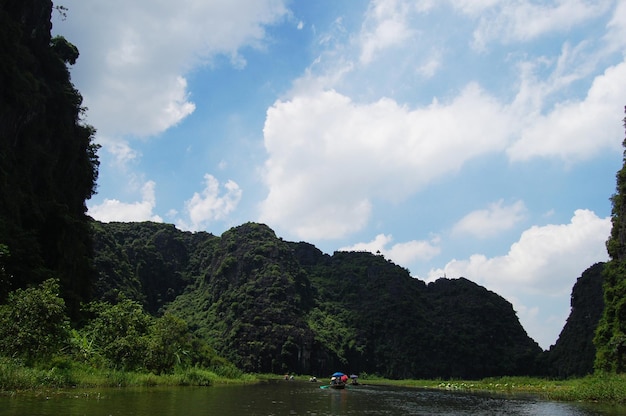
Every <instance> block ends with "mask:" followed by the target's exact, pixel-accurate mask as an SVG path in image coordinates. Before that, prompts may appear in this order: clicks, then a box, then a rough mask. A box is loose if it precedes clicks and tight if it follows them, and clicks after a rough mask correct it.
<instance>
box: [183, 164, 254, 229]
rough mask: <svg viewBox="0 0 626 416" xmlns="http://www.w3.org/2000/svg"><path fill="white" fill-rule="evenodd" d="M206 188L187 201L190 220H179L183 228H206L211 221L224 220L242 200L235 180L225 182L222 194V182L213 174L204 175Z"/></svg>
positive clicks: (186, 208) (186, 209)
mask: <svg viewBox="0 0 626 416" xmlns="http://www.w3.org/2000/svg"><path fill="white" fill-rule="evenodd" d="M204 180H205V188H204V190H203V191H202V192H201V193H198V192H195V193H194V194H193V196H192V197H191V199H189V200H188V201H187V202H185V211H186V213H187V215H188V217H189V221H185V220H179V221H178V222H177V226H178V227H179V228H181V229H183V230H192V231H199V230H204V229H205V228H206V226H207V225H208V224H209V223H210V222H211V221H216V220H223V219H224V218H226V217H227V216H228V214H229V213H231V212H232V211H233V210H234V209H235V208H236V207H237V205H238V204H239V201H240V200H241V195H242V191H241V189H240V188H239V185H237V184H236V183H235V182H233V181H230V180H229V181H227V182H226V183H225V184H224V191H225V192H224V194H223V195H221V196H220V183H219V181H218V180H217V179H216V178H215V177H214V176H213V175H209V174H206V175H204Z"/></svg>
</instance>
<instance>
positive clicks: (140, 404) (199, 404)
mask: <svg viewBox="0 0 626 416" xmlns="http://www.w3.org/2000/svg"><path fill="white" fill-rule="evenodd" d="M624 411H626V408H624V407H602V406H599V405H593V404H582V403H565V402H554V401H545V400H541V399H538V398H537V397H536V396H529V395H525V396H524V395H502V394H486V393H468V392H459V391H443V390H429V389H418V388H407V387H395V386H383V385H360V386H349V387H348V388H347V389H345V390H332V389H320V388H319V384H318V383H309V382H304V381H271V382H267V383H259V384H251V385H229V386H215V387H167V388H165V387H154V388H122V389H115V388H109V389H93V390H84V391H80V392H79V391H74V392H68V393H66V394H57V395H54V396H47V397H46V396H43V395H29V396H16V397H13V398H11V397H7V396H5V397H1V398H0V415H24V414H38V415H42V416H47V415H58V414H64V415H82V414H89V415H94V416H100V415H103V416H104V415H111V416H116V415H128V414H132V415H137V416H160V415H172V414H184V415H188V416H195V415H216V414H219V415H220V416H234V415H238V416H240V415H318V416H322V415H367V414H371V415H385V414H394V415H397V414H413V415H415V414H430V415H500V414H506V415H529V414H530V415H535V414H549V415H555V416H569V415H575V416H588V415H613V414H624Z"/></svg>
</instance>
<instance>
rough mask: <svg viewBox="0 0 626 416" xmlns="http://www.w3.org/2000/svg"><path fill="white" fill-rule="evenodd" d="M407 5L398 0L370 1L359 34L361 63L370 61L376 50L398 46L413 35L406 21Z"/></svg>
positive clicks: (373, 57)
mask: <svg viewBox="0 0 626 416" xmlns="http://www.w3.org/2000/svg"><path fill="white" fill-rule="evenodd" d="M408 5H409V3H405V2H403V1H400V0H373V1H371V2H370V6H369V8H368V10H367V13H366V16H365V21H364V23H363V28H362V30H361V34H360V43H361V56H360V61H361V63H363V64H368V63H370V62H371V61H372V60H374V59H375V58H376V57H375V55H376V53H377V52H379V51H381V50H384V49H386V48H389V47H394V46H399V45H401V44H402V43H403V42H405V41H406V40H407V39H408V38H410V37H411V36H412V35H413V30H412V29H410V27H409V25H408V24H407V21H406V18H407V15H408V11H409V7H408Z"/></svg>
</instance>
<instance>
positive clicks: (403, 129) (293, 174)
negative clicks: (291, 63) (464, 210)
mask: <svg viewBox="0 0 626 416" xmlns="http://www.w3.org/2000/svg"><path fill="white" fill-rule="evenodd" d="M512 124H513V123H512V122H510V121H509V120H508V118H507V115H506V110H505V109H504V108H503V107H502V106H501V105H500V104H499V103H498V102H497V101H496V100H494V99H493V98H492V97H490V96H489V95H488V94H485V93H484V91H482V90H481V89H480V88H479V87H478V86H477V85H475V84H470V85H468V86H467V87H466V88H465V89H464V90H463V91H462V92H461V93H460V94H459V95H458V96H457V97H456V98H455V99H454V100H452V101H450V102H448V103H445V104H439V103H438V102H437V101H434V102H433V103H431V105H429V106H428V107H426V108H422V109H418V110H411V109H409V108H406V107H404V106H400V105H398V104H397V103H396V102H394V101H393V100H390V99H380V100H378V101H376V102H374V103H371V104H358V103H355V102H352V101H351V100H350V99H349V98H348V97H346V96H343V95H341V94H339V93H338V92H336V91H326V92H320V93H315V94H312V95H304V96H298V97H295V98H294V99H292V100H289V101H277V102H276V103H275V104H274V105H273V106H272V107H271V108H270V109H269V110H268V112H267V118H266V122H265V127H264V138H265V147H266V149H267V152H268V154H269V158H268V160H267V162H266V165H265V175H264V179H265V182H266V184H267V186H268V188H269V195H268V197H267V198H266V199H265V201H263V202H262V204H261V220H262V221H264V222H267V223H269V224H271V225H272V226H275V227H281V228H283V229H287V230H290V231H291V232H292V233H293V234H295V235H296V236H297V237H299V238H304V239H321V238H335V237H341V236H344V235H346V234H347V233H349V232H353V231H357V230H359V229H361V228H362V227H363V226H364V225H365V224H366V223H367V221H368V219H369V217H370V215H371V209H372V201H373V199H376V198H379V199H383V200H388V201H399V200H402V199H404V198H405V197H406V195H407V194H410V193H412V192H415V191H416V190H418V189H420V188H422V187H424V186H425V185H426V184H428V183H429V182H430V181H432V180H433V179H434V178H437V177H439V176H440V175H442V174H446V173H449V172H454V171H457V170H458V169H460V167H461V166H462V165H463V164H464V163H465V162H466V161H467V160H469V159H471V158H473V157H476V156H479V155H483V154H485V153H487V152H494V151H497V150H502V149H504V147H505V145H506V143H507V140H508V136H509V134H510V131H509V129H510V126H511V125H512Z"/></svg>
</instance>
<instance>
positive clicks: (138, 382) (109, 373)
mask: <svg viewBox="0 0 626 416" xmlns="http://www.w3.org/2000/svg"><path fill="white" fill-rule="evenodd" d="M259 380H260V379H259V378H257V376H255V375H250V374H244V373H238V374H228V373H227V374H226V375H224V374H220V370H219V369H217V370H215V371H212V370H207V369H201V368H195V367H193V368H187V369H178V370H176V371H174V372H173V373H171V374H160V375H157V374H153V373H139V372H127V371H119V370H111V369H96V368H93V367H90V366H88V365H84V364H76V363H66V364H64V365H63V366H60V367H57V366H53V367H51V368H38V367H29V366H25V365H23V364H22V363H21V362H19V361H17V360H12V359H6V358H0V392H1V393H3V394H15V393H17V392H25V391H36V390H58V389H64V388H93V387H152V386H212V385H216V384H233V383H239V384H243V383H254V382H257V381H259Z"/></svg>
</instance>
